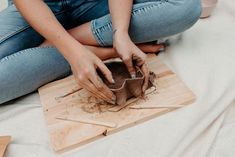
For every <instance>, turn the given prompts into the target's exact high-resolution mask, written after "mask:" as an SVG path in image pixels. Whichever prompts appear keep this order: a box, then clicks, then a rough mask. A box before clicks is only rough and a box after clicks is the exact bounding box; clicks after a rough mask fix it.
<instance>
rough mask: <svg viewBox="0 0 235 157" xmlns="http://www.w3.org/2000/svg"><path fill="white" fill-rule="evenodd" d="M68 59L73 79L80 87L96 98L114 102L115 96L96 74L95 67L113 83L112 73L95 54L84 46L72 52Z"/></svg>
mask: <svg viewBox="0 0 235 157" xmlns="http://www.w3.org/2000/svg"><path fill="white" fill-rule="evenodd" d="M68 61H69V63H70V65H71V68H72V71H73V74H74V76H75V79H76V81H77V82H78V84H79V85H80V86H81V87H83V88H85V89H86V90H88V91H89V92H90V93H91V94H92V95H93V96H95V97H97V98H100V99H102V100H106V101H111V102H115V96H114V95H113V93H112V92H111V91H110V89H109V88H108V87H107V86H106V85H105V84H104V83H103V81H102V80H101V78H100V77H99V76H98V74H97V72H96V68H98V69H99V70H100V71H101V72H102V73H103V74H104V76H105V77H106V79H107V80H108V81H109V82H110V83H114V80H113V78H112V74H111V72H110V71H109V69H108V68H107V67H106V66H105V64H104V63H103V62H102V61H101V60H100V59H99V58H98V57H97V56H96V55H95V54H93V53H92V52H91V51H90V50H88V49H86V48H85V47H84V49H82V50H80V52H79V53H78V52H75V53H73V55H71V57H69V58H68Z"/></svg>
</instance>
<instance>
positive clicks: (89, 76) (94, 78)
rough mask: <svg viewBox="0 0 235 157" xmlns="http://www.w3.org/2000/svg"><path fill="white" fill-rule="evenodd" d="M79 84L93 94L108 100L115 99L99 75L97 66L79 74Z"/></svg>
mask: <svg viewBox="0 0 235 157" xmlns="http://www.w3.org/2000/svg"><path fill="white" fill-rule="evenodd" d="M77 81H78V84H79V85H80V86H81V87H83V88H85V89H86V90H88V91H89V92H90V93H91V94H92V95H93V96H95V97H97V98H100V99H103V100H106V101H113V99H114V98H113V97H114V96H113V93H112V92H111V91H110V90H109V89H108V87H107V86H105V85H104V83H103V81H102V80H101V79H100V78H99V77H98V75H97V73H96V71H95V68H93V69H90V70H84V72H83V73H82V72H80V73H79V75H78V76H77Z"/></svg>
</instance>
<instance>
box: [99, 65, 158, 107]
mask: <svg viewBox="0 0 235 157" xmlns="http://www.w3.org/2000/svg"><path fill="white" fill-rule="evenodd" d="M106 66H107V67H108V69H109V70H110V71H111V72H112V75H113V79H114V81H115V83H114V84H112V83H109V82H108V80H106V79H105V77H104V75H103V74H102V73H101V72H100V71H97V72H98V74H99V76H100V77H101V79H102V80H103V82H104V83H105V84H106V85H107V86H108V87H109V88H110V90H111V91H112V92H113V93H114V95H115V96H116V104H117V105H123V104H125V103H126V101H127V100H128V99H130V98H131V97H139V96H141V94H142V85H143V83H144V75H143V73H142V72H141V70H140V69H139V68H138V67H136V78H131V76H130V74H129V72H128V70H127V68H126V66H125V64H124V63H122V62H119V61H114V62H110V63H106ZM154 79H155V74H154V73H153V72H150V79H149V85H148V88H150V87H152V86H153V81H154Z"/></svg>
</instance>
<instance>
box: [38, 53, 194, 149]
mask: <svg viewBox="0 0 235 157" xmlns="http://www.w3.org/2000/svg"><path fill="white" fill-rule="evenodd" d="M148 64H149V68H150V70H151V71H153V72H154V73H155V74H156V75H157V78H156V81H155V83H154V84H155V87H152V88H150V89H148V90H147V91H146V96H145V98H144V99H140V98H134V99H130V100H128V102H127V105H124V106H113V105H110V104H107V103H105V102H102V101H100V100H97V99H96V98H94V97H92V96H91V95H90V94H89V93H88V92H87V91H85V90H84V89H81V88H80V87H79V86H78V85H77V84H76V82H75V80H74V78H73V76H69V77H67V78H65V79H62V80H59V81H56V82H52V83H50V84H48V85H46V86H44V87H42V88H40V89H39V94H40V98H41V102H42V106H43V111H44V115H45V119H46V123H47V125H48V128H49V129H48V130H49V134H50V137H51V144H52V147H53V148H54V150H55V151H58V152H61V151H65V150H68V149H71V148H76V147H78V146H80V145H83V144H86V143H89V142H92V141H94V140H97V139H99V138H103V137H105V136H107V135H109V134H111V133H115V132H118V131H120V130H123V129H125V128H129V127H131V126H134V125H137V124H139V123H141V122H144V121H146V120H149V119H152V118H155V117H157V116H159V115H161V114H164V113H167V112H170V111H172V110H175V109H177V108H180V107H183V106H185V105H188V104H190V103H192V102H193V101H194V100H195V96H194V94H193V93H192V91H191V90H190V89H188V88H187V87H186V85H185V84H184V83H183V82H182V81H181V80H180V79H179V78H178V77H177V76H176V74H174V73H173V72H172V71H171V70H170V69H169V68H168V67H167V66H166V65H165V64H163V63H162V62H161V61H160V60H158V59H157V57H156V56H155V55H153V54H151V55H148Z"/></svg>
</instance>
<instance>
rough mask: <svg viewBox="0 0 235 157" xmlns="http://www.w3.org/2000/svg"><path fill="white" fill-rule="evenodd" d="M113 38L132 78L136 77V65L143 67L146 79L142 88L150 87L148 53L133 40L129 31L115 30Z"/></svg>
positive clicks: (114, 44) (115, 46)
mask: <svg viewBox="0 0 235 157" xmlns="http://www.w3.org/2000/svg"><path fill="white" fill-rule="evenodd" d="M113 38H114V40H113V47H114V48H115V50H116V51H117V53H118V54H119V56H120V58H121V59H122V60H123V62H124V63H125V64H126V67H127V69H128V71H129V72H130V74H131V77H132V78H135V77H136V71H135V66H138V67H140V68H141V70H142V72H143V74H144V76H145V81H144V84H143V86H142V90H143V92H144V91H145V90H146V89H147V87H148V80H149V70H148V66H147V63H146V54H145V53H144V52H142V51H141V50H140V49H139V48H138V47H137V46H136V45H135V44H134V43H133V42H132V41H131V39H130V36H129V35H128V33H123V32H118V31H115V32H114V36H113Z"/></svg>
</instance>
